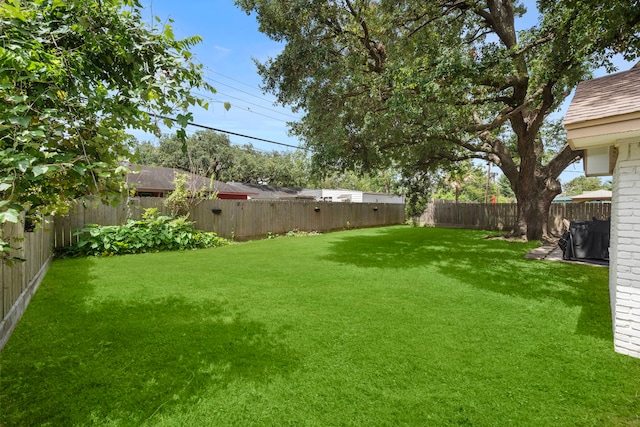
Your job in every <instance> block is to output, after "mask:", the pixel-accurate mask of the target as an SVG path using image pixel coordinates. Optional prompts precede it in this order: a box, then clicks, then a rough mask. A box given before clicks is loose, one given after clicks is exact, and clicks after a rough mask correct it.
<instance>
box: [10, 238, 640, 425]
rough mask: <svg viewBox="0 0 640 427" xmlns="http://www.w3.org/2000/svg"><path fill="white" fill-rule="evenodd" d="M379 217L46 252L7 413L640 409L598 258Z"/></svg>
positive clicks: (616, 412)
mask: <svg viewBox="0 0 640 427" xmlns="http://www.w3.org/2000/svg"><path fill="white" fill-rule="evenodd" d="M486 234H487V233H486V232H479V231H470V230H446V229H434V228H409V227H390V228H379V229H367V230H353V231H347V232H339V233H332V234H325V235H321V236H308V237H295V238H294V237H286V238H278V239H270V240H262V241H254V242H248V243H241V244H237V245H232V246H227V247H222V248H215V249H206V250H199V251H187V252H171V253H157V254H145V255H127V256H121V257H113V258H104V259H101V258H91V259H67V260H57V261H55V262H54V263H53V264H52V266H51V268H50V270H49V272H48V273H47V276H46V277H45V279H44V281H43V283H42V285H41V287H40V289H39V290H38V293H37V294H36V296H35V297H34V299H33V301H32V302H31V305H30V306H29V309H28V310H27V312H26V313H25V315H24V317H23V319H22V321H21V322H20V324H19V325H18V327H17V328H16V330H15V332H14V335H13V336H12V337H11V339H10V340H9V343H8V345H7V347H6V348H5V350H4V351H3V352H2V353H0V369H1V371H0V413H1V415H0V425H6V426H14V425H18V426H20V425H25V426H26V425H29V426H35V425H53V426H75V425H78V426H84V425H114V426H115V425H122V426H138V425H149V426H225V425H229V426H238V425H260V426H262V425H267V426H283V425H303V426H348V425H353V426H397V425H413V426H446V425H475V426H509V425H511V426H570V425H593V426H601V425H614V426H638V425H640V360H638V359H633V358H630V357H626V356H622V355H619V354H616V353H614V351H613V345H612V338H611V326H610V314H609V301H608V290H607V276H608V270H607V269H606V268H600V267H591V266H583V265H571V264H565V263H553V262H542V261H531V260H525V259H523V255H524V254H525V253H526V252H527V251H528V250H530V249H532V248H534V247H535V246H536V245H535V244H534V243H509V242H505V241H500V240H484V239H483V236H485V235H486Z"/></svg>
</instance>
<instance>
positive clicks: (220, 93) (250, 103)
mask: <svg viewBox="0 0 640 427" xmlns="http://www.w3.org/2000/svg"><path fill="white" fill-rule="evenodd" d="M216 94H217V95H222V96H226V97H227V98H233V99H237V100H238V101H242V102H245V103H247V104H249V105H254V106H256V107H258V108H262V109H264V110H267V111H271V112H274V113H276V114H282V115H283V116H287V117H291V118H293V119H296V120H298V117H296V116H294V115H293V114H288V113H283V112H282V111H278V110H274V109H272V108H268V107H263V106H262V105H260V104H256V103H254V102H250V101H246V100H244V99H242V98H238V97H235V96H233V95H229V94H227V93H223V92H220V91H216ZM198 95H200V94H198Z"/></svg>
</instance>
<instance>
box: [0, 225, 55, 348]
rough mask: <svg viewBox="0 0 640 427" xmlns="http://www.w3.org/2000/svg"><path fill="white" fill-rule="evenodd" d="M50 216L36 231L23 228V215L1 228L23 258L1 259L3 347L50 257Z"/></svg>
mask: <svg viewBox="0 0 640 427" xmlns="http://www.w3.org/2000/svg"><path fill="white" fill-rule="evenodd" d="M50 220H51V219H50V218H46V219H45V220H44V221H43V224H42V225H41V226H38V227H37V228H36V229H35V230H34V231H33V232H25V231H24V215H22V216H21V219H20V221H19V222H18V223H17V224H12V223H5V224H3V225H2V226H1V227H0V232H1V233H2V236H3V238H4V239H5V240H7V241H9V242H10V244H11V246H12V247H14V248H15V249H14V250H12V251H11V252H10V255H11V256H13V257H18V258H23V259H25V261H24V262H15V263H12V264H11V265H9V264H8V263H6V262H0V280H1V282H0V319H1V320H0V350H2V348H3V347H4V345H5V344H6V342H7V340H8V339H9V336H10V335H11V332H12V331H13V328H14V327H15V325H16V324H17V323H18V321H19V320H20V317H21V316H22V314H23V313H24V310H26V307H27V305H28V303H29V301H30V300H31V297H32V296H33V294H34V293H35V291H36V289H37V287H38V285H39V284H40V279H41V278H42V276H43V275H44V272H45V271H46V267H47V266H48V263H49V261H50V260H51V254H52V247H53V240H54V231H53V227H52V226H51V225H52V224H51V223H50Z"/></svg>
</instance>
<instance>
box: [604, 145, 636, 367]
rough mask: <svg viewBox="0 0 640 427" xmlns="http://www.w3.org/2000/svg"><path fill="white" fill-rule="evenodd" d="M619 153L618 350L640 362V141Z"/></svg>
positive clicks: (615, 236)
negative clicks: (638, 359)
mask: <svg viewBox="0 0 640 427" xmlns="http://www.w3.org/2000/svg"><path fill="white" fill-rule="evenodd" d="M619 149H620V151H619V155H618V161H617V163H616V168H615V171H614V175H613V176H614V182H613V200H612V206H611V254H610V258H611V263H610V271H609V293H610V297H611V313H612V318H613V319H612V320H613V333H614V346H615V350H616V351H617V352H619V353H623V354H627V355H629V356H633V357H639V358H640V141H638V142H635V141H634V142H628V143H625V144H621V145H620V146H619Z"/></svg>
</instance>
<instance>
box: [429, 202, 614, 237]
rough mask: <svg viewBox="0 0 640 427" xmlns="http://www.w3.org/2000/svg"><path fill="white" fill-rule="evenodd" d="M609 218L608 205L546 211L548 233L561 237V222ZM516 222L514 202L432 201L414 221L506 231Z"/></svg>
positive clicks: (567, 205) (557, 207) (561, 205)
mask: <svg viewBox="0 0 640 427" xmlns="http://www.w3.org/2000/svg"><path fill="white" fill-rule="evenodd" d="M610 217H611V204H610V203H557V204H552V205H551V208H550V210H549V232H550V233H552V234H555V235H560V234H562V232H563V230H564V228H565V227H564V225H563V220H568V221H587V220H591V219H593V218H596V219H608V218H610ZM516 220H517V205H516V204H515V203H497V204H495V205H494V204H489V203H455V202H453V201H443V200H436V201H434V202H433V203H429V205H428V206H427V208H426V210H425V212H424V213H423V214H422V216H420V218H419V219H418V222H419V223H420V224H426V225H431V226H438V227H458V228H478V229H485V230H499V231H502V230H509V229H511V228H512V227H513V226H514V225H515V222H516Z"/></svg>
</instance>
